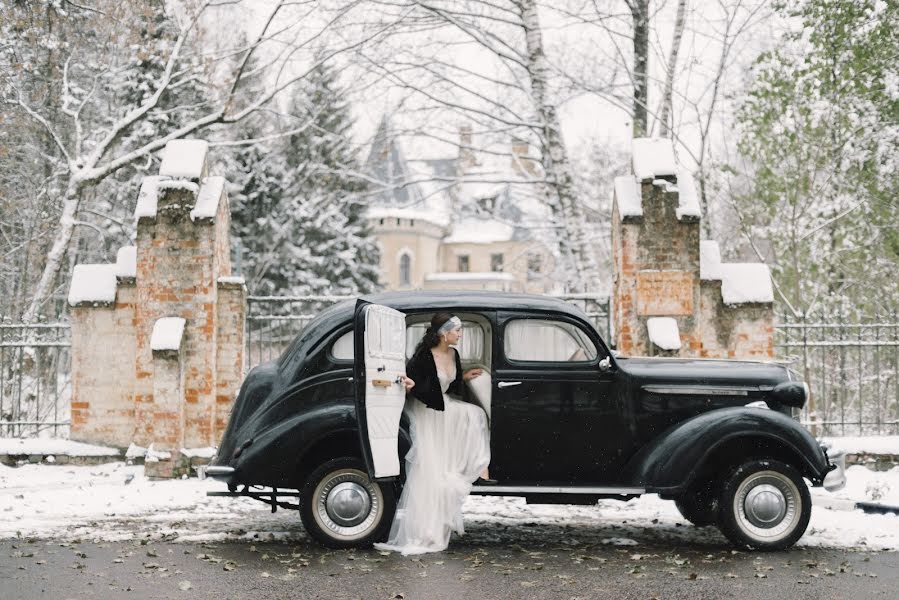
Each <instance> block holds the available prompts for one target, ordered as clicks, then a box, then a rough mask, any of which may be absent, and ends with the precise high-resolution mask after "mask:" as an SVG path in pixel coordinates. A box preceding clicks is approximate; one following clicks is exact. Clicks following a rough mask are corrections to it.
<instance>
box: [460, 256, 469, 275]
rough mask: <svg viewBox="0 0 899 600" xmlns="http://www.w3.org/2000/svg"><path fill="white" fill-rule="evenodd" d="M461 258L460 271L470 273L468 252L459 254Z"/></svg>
mask: <svg viewBox="0 0 899 600" xmlns="http://www.w3.org/2000/svg"><path fill="white" fill-rule="evenodd" d="M458 259H459V272H460V273H468V270H469V261H468V255H467V254H460V255H459V256H458Z"/></svg>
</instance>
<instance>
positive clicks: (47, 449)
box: [0, 438, 121, 456]
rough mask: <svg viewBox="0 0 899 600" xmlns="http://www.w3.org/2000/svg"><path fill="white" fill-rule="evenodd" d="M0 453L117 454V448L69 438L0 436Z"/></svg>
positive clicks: (13, 454) (118, 452) (118, 453)
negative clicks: (84, 442) (74, 440)
mask: <svg viewBox="0 0 899 600" xmlns="http://www.w3.org/2000/svg"><path fill="white" fill-rule="evenodd" d="M0 454H7V455H11V456H16V455H24V454H48V455H49V454H55V455H57V456H119V455H121V451H120V450H118V449H117V448H108V447H106V446H94V445H93V444H83V443H81V442H73V441H71V440H54V439H43V438H0Z"/></svg>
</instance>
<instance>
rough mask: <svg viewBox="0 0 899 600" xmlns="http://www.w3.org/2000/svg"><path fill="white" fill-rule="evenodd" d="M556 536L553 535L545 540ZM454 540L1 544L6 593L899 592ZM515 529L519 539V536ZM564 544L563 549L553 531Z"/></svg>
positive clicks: (762, 559)
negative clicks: (438, 544) (402, 545)
mask: <svg viewBox="0 0 899 600" xmlns="http://www.w3.org/2000/svg"><path fill="white" fill-rule="evenodd" d="M546 533H549V534H550V535H546ZM556 533H557V534H558V535H552V532H544V534H543V535H541V536H540V537H538V538H534V537H530V536H528V535H518V536H516V535H512V536H508V535H506V536H501V537H498V538H497V539H496V540H495V541H484V540H477V539H475V540H469V539H467V538H462V539H461V540H454V542H453V544H452V545H451V546H450V549H449V550H448V551H446V552H443V553H439V554H430V555H425V556H420V557H402V556H399V555H396V554H390V555H384V554H382V553H380V552H378V551H376V550H355V551H352V550H344V551H331V550H327V549H324V548H321V547H320V546H317V545H315V544H313V543H311V542H305V541H300V542H296V541H293V542H289V543H288V542H277V541H267V542H262V541H256V542H251V541H247V542H239V543H238V542H227V543H205V544H197V543H175V542H166V541H150V540H144V541H128V542H101V543H93V542H89V541H75V542H72V543H67V542H58V541H56V542H55V541H52V540H28V539H20V540H9V539H7V540H0V599H2V600H32V599H60V600H68V599H79V600H80V599H87V598H104V599H105V598H110V599H118V598H133V599H135V600H137V599H162V598H178V599H188V598H190V599H194V598H197V599H205V598H208V599H214V600H227V599H244V598H246V599H252V600H264V599H269V598H272V599H274V598H290V599H304V598H329V599H342V598H352V599H355V598H364V599H369V598H374V599H385V600H388V599H394V600H406V599H416V600H417V599H419V598H421V599H428V600H432V599H433V600H439V599H444V598H445V599H450V600H464V599H467V598H478V599H494V598H496V599H499V598H503V599H505V598H524V597H527V598H529V599H534V600H538V599H543V598H562V599H565V600H571V599H574V598H591V599H592V598H616V599H617V598H621V599H625V598H639V599H641V600H646V599H649V598H690V599H698V598H710V599H712V598H714V599H719V598H722V597H725V596H727V597H729V598H733V599H737V598H747V599H749V598H751V599H760V598H777V599H778V600H781V599H783V598H790V599H800V598H810V599H811V598H814V599H816V600H817V599H827V598H852V599H853V600H855V599H861V598H896V597H897V592H896V590H897V589H899V553H894V552H881V553H878V552H853V551H845V550H832V549H806V548H794V549H793V550H791V551H789V552H779V553H771V554H760V553H751V552H739V551H735V550H733V549H731V548H730V547H727V546H726V545H724V544H708V545H701V544H693V545H690V546H682V547H673V546H672V545H670V544H669V545H660V544H640V545H639V546H615V545H611V544H591V543H590V542H589V538H586V539H587V540H588V542H586V543H581V542H580V541H579V538H578V536H577V533H576V532H571V531H567V530H562V528H560V531H559V532H556ZM516 538H517V539H516ZM560 539H565V540H567V543H565V544H560V543H559V542H558V541H557V540H560Z"/></svg>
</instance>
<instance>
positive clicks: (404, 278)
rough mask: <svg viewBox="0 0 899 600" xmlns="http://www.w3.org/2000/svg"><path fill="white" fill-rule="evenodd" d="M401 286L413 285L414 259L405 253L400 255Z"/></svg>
mask: <svg viewBox="0 0 899 600" xmlns="http://www.w3.org/2000/svg"><path fill="white" fill-rule="evenodd" d="M400 285H401V286H408V285H412V257H411V256H409V255H408V254H406V253H405V252H404V253H403V254H401V255H400Z"/></svg>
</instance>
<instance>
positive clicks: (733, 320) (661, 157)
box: [612, 138, 774, 358]
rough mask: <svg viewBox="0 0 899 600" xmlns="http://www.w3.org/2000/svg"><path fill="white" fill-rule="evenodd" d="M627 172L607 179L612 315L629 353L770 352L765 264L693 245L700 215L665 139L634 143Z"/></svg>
mask: <svg viewBox="0 0 899 600" xmlns="http://www.w3.org/2000/svg"><path fill="white" fill-rule="evenodd" d="M631 165H632V171H633V174H631V175H626V176H622V177H617V178H616V179H615V192H614V197H613V203H612V258H613V265H614V279H613V283H612V318H613V321H614V325H615V326H614V331H615V335H616V340H615V341H616V345H617V349H618V350H619V351H620V352H622V353H623V354H629V355H661V356H690V357H713V358H721V357H760V358H770V357H773V355H774V343H773V340H774V310H773V301H774V294H773V289H772V283H771V274H770V271H769V270H768V267H767V266H766V265H764V264H756V263H722V262H721V259H720V256H719V253H718V245H717V243H716V242H714V241H702V242H700V219H701V211H700V206H699V200H698V197H697V193H696V186H695V183H694V181H693V177H692V175H691V174H690V173H689V171H687V170H685V169H683V168H681V167H679V166H678V164H677V163H676V161H675V158H674V150H673V147H672V144H671V140H668V139H661V138H652V139H649V138H643V139H635V140H634V141H633V155H632V162H631Z"/></svg>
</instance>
